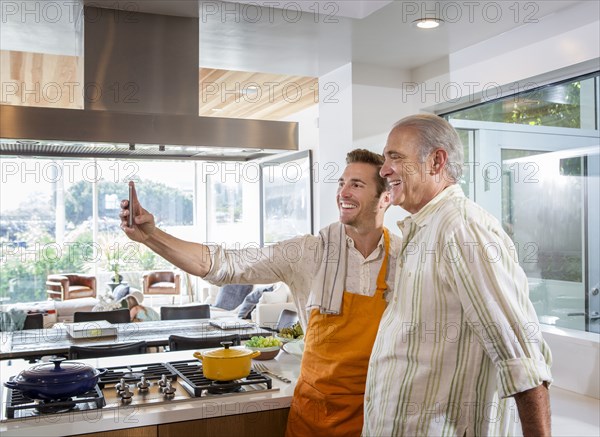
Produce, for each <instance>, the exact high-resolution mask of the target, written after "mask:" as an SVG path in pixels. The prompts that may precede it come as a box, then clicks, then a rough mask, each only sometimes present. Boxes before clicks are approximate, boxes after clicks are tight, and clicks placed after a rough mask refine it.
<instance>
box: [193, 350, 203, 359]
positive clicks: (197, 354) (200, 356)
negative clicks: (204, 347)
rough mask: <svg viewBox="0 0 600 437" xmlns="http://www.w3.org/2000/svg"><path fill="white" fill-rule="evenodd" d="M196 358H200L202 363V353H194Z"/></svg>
mask: <svg viewBox="0 0 600 437" xmlns="http://www.w3.org/2000/svg"><path fill="white" fill-rule="evenodd" d="M194 358H198V359H199V360H200V361H202V354H201V353H200V352H194Z"/></svg>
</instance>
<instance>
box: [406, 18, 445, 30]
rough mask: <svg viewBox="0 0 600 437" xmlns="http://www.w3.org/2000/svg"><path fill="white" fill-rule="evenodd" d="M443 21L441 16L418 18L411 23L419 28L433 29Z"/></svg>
mask: <svg viewBox="0 0 600 437" xmlns="http://www.w3.org/2000/svg"><path fill="white" fill-rule="evenodd" d="M443 22H444V20H442V19H441V18H419V19H418V20H415V21H413V24H414V25H415V26H417V27H418V28H419V29H435V28H436V27H439V26H440V25H441V24H442V23H443Z"/></svg>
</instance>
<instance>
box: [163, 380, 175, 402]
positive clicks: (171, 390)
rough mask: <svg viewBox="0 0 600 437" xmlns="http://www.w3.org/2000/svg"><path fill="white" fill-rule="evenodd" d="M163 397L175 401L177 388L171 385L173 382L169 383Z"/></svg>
mask: <svg viewBox="0 0 600 437" xmlns="http://www.w3.org/2000/svg"><path fill="white" fill-rule="evenodd" d="M163 395H164V397H165V399H173V398H174V397H175V387H173V385H171V381H168V382H167V385H166V386H165V388H164V389H163Z"/></svg>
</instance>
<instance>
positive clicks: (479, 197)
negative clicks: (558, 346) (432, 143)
mask: <svg viewBox="0 0 600 437" xmlns="http://www.w3.org/2000/svg"><path fill="white" fill-rule="evenodd" d="M452 124H453V125H455V127H457V128H460V129H468V130H471V131H472V132H473V137H474V147H473V150H474V153H473V160H472V161H470V162H468V163H467V165H468V166H469V168H468V169H466V171H467V172H468V173H469V174H471V175H473V176H472V177H473V179H474V180H473V191H474V195H473V198H474V200H475V201H476V202H477V203H478V204H480V205H482V206H483V207H484V208H485V209H486V210H488V211H490V212H491V213H492V214H494V215H495V216H496V217H497V218H498V219H499V220H500V221H501V222H502V225H503V227H504V229H505V231H506V232H507V233H508V234H509V235H510V237H511V238H512V239H513V241H514V242H515V251H516V252H517V253H518V256H519V262H520V263H521V265H522V267H523V269H524V270H525V272H526V274H527V277H528V278H529V285H530V298H531V300H532V302H533V304H534V306H535V308H536V311H537V314H538V316H539V319H540V322H542V323H545V324H550V325H555V326H558V327H565V328H571V329H577V330H582V331H591V332H600V317H599V314H600V293H599V291H598V288H599V285H598V282H599V277H598V266H599V264H600V256H599V253H598V252H599V251H598V245H599V244H600V243H599V240H600V237H599V235H598V230H597V228H598V223H599V216H600V213H599V205H598V204H599V200H598V199H599V197H600V195H599V192H600V190H599V180H598V167H599V163H598V161H599V157H598V150H599V146H598V133H597V131H582V130H574V129H568V128H554V127H552V128H551V127H538V126H515V125H508V124H501V123H491V122H472V121H463V120H452Z"/></svg>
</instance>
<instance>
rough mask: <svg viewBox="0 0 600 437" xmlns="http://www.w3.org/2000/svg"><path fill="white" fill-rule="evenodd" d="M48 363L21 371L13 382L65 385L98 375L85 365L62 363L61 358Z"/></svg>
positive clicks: (94, 370)
mask: <svg viewBox="0 0 600 437" xmlns="http://www.w3.org/2000/svg"><path fill="white" fill-rule="evenodd" d="M50 361H51V362H50V363H44V364H38V365H36V366H33V367H31V368H30V369H27V370H23V371H22V372H21V373H19V375H18V376H17V378H16V379H15V381H16V382H18V383H25V384H44V385H48V384H67V383H70V382H80V381H85V380H87V379H92V378H96V376H97V375H98V372H97V371H96V369H94V368H93V367H91V366H88V365H87V364H83V363H78V362H73V361H71V362H69V361H67V362H64V361H65V358H62V357H57V358H54V359H51V360H50Z"/></svg>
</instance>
